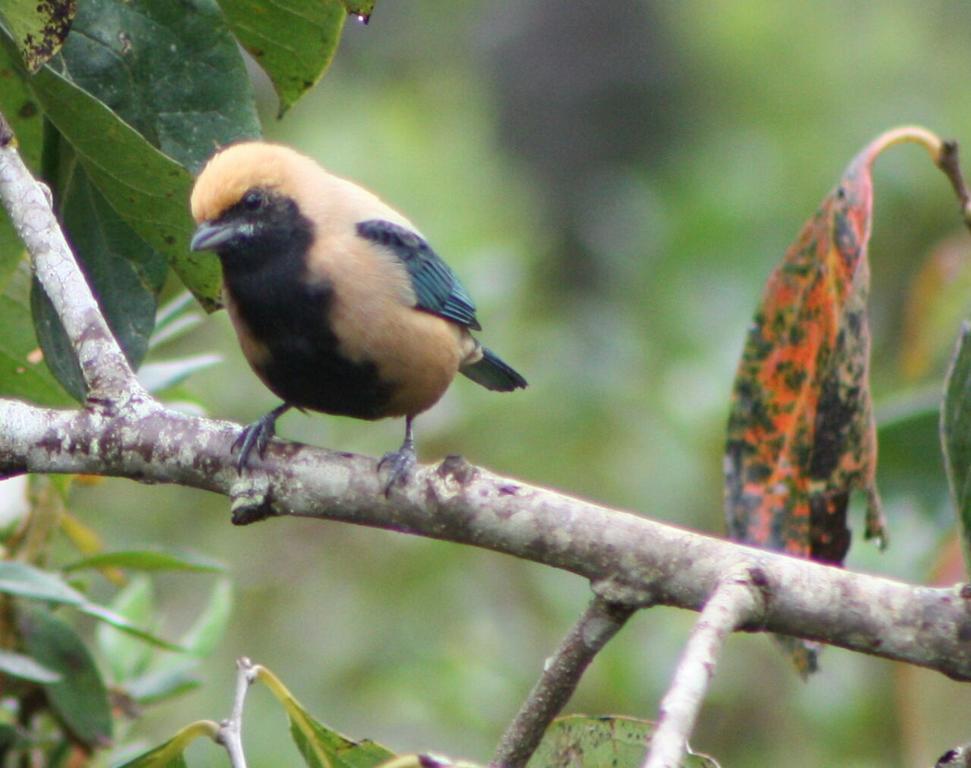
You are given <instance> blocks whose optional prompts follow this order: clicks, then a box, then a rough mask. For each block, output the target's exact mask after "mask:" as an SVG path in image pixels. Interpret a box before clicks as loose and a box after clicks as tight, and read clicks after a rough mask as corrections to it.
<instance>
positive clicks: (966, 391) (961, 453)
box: [941, 322, 971, 571]
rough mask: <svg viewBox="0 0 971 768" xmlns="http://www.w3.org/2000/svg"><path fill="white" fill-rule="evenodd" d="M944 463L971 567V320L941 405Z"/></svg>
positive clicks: (963, 332) (964, 325) (970, 567)
mask: <svg viewBox="0 0 971 768" xmlns="http://www.w3.org/2000/svg"><path fill="white" fill-rule="evenodd" d="M941 443H942V445H943V448H944V466H945V468H946V470H947V479H948V483H949V484H950V487H951V496H952V498H953V500H954V507H955V511H956V512H957V518H958V522H959V524H960V528H961V540H962V542H963V544H964V566H965V569H966V570H969V571H971V323H968V322H964V323H962V324H961V332H960V334H959V336H958V341H957V345H956V347H955V349H954V356H953V357H952V358H951V367H950V368H949V369H948V372H947V378H946V379H945V383H944V403H943V405H942V407H941Z"/></svg>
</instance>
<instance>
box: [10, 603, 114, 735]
mask: <svg viewBox="0 0 971 768" xmlns="http://www.w3.org/2000/svg"><path fill="white" fill-rule="evenodd" d="M17 627H18V630H19V632H20V637H21V640H22V641H23V644H24V648H25V649H26V650H27V652H28V653H29V654H30V655H31V657H33V658H34V659H35V660H36V661H37V662H38V663H40V664H41V665H43V666H44V667H46V668H47V669H50V670H53V671H54V672H56V673H58V674H59V675H61V679H60V680H59V681H58V682H56V683H49V684H47V685H45V686H44V690H45V692H46V693H47V700H48V702H49V703H50V705H51V708H52V709H53V710H54V711H55V712H56V713H57V714H58V716H59V717H60V718H61V720H63V722H64V724H65V725H66V726H67V727H68V728H69V729H70V730H71V733H73V734H74V736H75V737H77V738H78V739H79V740H80V741H82V742H84V743H85V744H89V745H92V746H106V745H107V744H109V743H110V742H111V728H112V721H111V706H110V704H109V702H108V691H107V689H106V688H105V684H104V681H103V680H102V679H101V675H100V674H99V672H98V668H97V667H96V666H95V664H94V659H92V658H91V654H90V653H89V652H88V649H87V648H86V647H85V645H84V643H83V642H82V640H81V638H80V637H78V635H77V633H76V632H75V631H74V630H73V629H72V628H71V627H70V626H69V625H68V624H65V623H64V622H63V621H61V620H60V619H58V618H56V617H55V616H53V615H52V614H51V613H50V611H47V610H44V609H42V608H31V607H27V606H24V605H21V606H20V607H19V608H18V611H17Z"/></svg>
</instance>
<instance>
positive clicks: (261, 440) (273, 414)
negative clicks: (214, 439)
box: [232, 404, 290, 474]
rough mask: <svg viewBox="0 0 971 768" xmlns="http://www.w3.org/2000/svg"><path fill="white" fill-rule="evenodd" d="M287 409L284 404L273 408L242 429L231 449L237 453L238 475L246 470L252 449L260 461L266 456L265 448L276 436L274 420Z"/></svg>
mask: <svg viewBox="0 0 971 768" xmlns="http://www.w3.org/2000/svg"><path fill="white" fill-rule="evenodd" d="M289 407H290V406H288V405H286V404H284V405H281V406H279V407H277V408H274V409H273V410H272V411H270V412H269V413H268V414H266V415H265V416H263V417H262V418H259V419H257V420H256V421H254V422H253V423H252V424H247V425H246V426H245V427H243V431H242V432H240V433H239V437H237V438H236V442H234V443H233V447H232V450H233V451H237V450H238V451H239V458H237V459H236V470H237V471H238V472H239V473H240V474H242V472H243V470H244V469H246V465H247V463H249V457H250V454H251V453H252V452H253V449H254V448H255V449H256V452H257V454H258V455H259V457H260V458H261V459H262V458H263V456H264V455H265V454H266V446H268V445H269V444H270V440H272V439H273V436H274V435H275V434H276V420H277V418H279V416H280V414H282V413H283V412H284V411H286V410H287V409H288V408H289Z"/></svg>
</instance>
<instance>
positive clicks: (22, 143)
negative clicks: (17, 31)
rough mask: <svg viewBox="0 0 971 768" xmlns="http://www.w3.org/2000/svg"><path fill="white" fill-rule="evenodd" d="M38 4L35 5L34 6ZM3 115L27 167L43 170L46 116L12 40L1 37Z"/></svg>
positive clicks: (0, 59)
mask: <svg viewBox="0 0 971 768" xmlns="http://www.w3.org/2000/svg"><path fill="white" fill-rule="evenodd" d="M33 4H34V5H36V2H34V3H33ZM0 38H2V39H3V44H0V84H2V87H0V112H3V116H4V117H5V118H7V122H8V123H10V127H11V128H13V132H14V136H16V138H17V145H18V150H19V152H20V156H21V157H22V158H23V160H24V162H25V163H27V167H28V168H30V169H31V170H35V171H36V170H37V169H38V168H39V167H40V148H41V135H42V132H43V116H42V115H41V111H40V107H39V106H38V104H37V100H36V99H35V98H34V95H33V93H31V91H30V87H29V86H28V85H27V82H26V79H25V78H26V77H27V74H26V72H24V70H23V68H22V67H21V65H20V61H19V60H18V58H17V54H16V51H14V50H13V46H12V45H11V44H10V41H9V40H8V39H6V38H4V37H3V36H2V35H0Z"/></svg>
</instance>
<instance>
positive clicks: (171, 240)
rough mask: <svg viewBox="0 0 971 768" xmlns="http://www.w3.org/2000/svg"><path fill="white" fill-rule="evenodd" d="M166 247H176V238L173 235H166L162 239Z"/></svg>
mask: <svg viewBox="0 0 971 768" xmlns="http://www.w3.org/2000/svg"><path fill="white" fill-rule="evenodd" d="M162 239H163V240H164V241H165V244H166V245H175V238H174V237H172V235H166V236H165V237H163V238H162Z"/></svg>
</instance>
